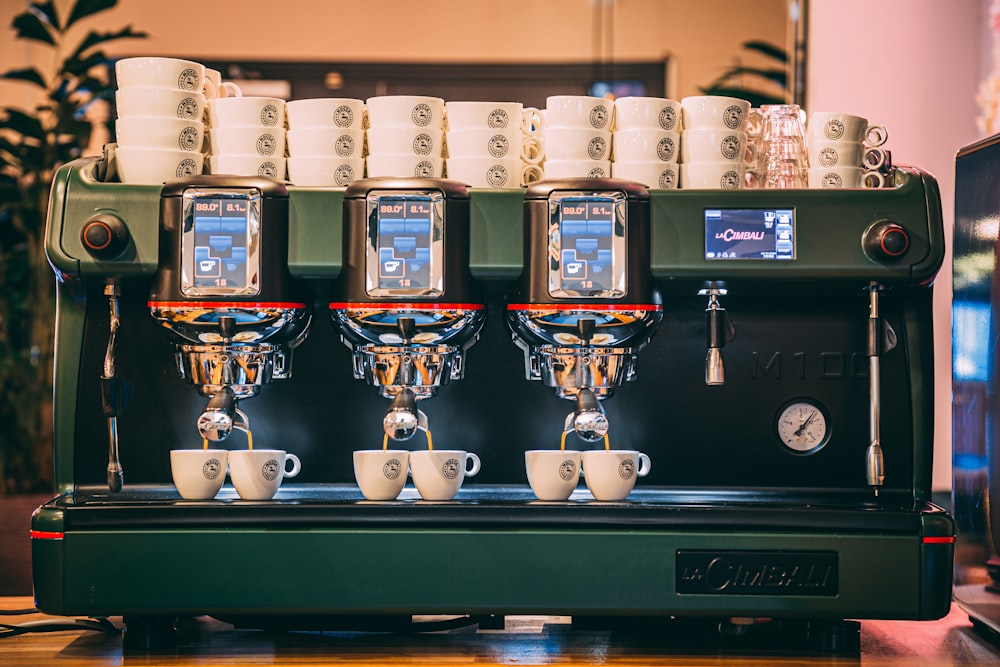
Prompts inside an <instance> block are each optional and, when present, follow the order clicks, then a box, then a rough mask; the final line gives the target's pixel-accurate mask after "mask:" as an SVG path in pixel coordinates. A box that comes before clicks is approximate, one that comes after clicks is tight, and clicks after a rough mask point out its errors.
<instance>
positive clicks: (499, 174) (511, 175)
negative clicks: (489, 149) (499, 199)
mask: <svg viewBox="0 0 1000 667" xmlns="http://www.w3.org/2000/svg"><path fill="white" fill-rule="evenodd" d="M445 166H446V167H447V171H448V178H450V179H452V180H456V181H461V182H462V183H465V184H466V185H467V186H469V187H471V188H519V187H521V186H522V185H527V184H528V183H534V182H535V181H538V180H541V178H542V169H541V167H539V166H538V165H535V164H526V163H524V162H522V161H521V160H520V159H518V158H516V157H514V158H489V157H467V158H461V157H450V158H448V159H447V160H445Z"/></svg>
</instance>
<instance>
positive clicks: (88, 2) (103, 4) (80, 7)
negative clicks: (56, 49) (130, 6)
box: [66, 0, 118, 28]
mask: <svg viewBox="0 0 1000 667" xmlns="http://www.w3.org/2000/svg"><path fill="white" fill-rule="evenodd" d="M117 4H118V0H77V3H76V4H75V5H73V10H72V11H71V12H70V14H69V19H67V20H66V27H67V28H68V27H70V26H71V25H73V24H74V23H76V22H77V21H79V20H80V19H82V18H86V17H88V16H91V15H92V14H97V13H98V12H103V11H105V10H106V9H111V8H112V7H114V6H115V5H117Z"/></svg>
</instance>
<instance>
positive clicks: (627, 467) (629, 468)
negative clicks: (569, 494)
mask: <svg viewBox="0 0 1000 667" xmlns="http://www.w3.org/2000/svg"><path fill="white" fill-rule="evenodd" d="M649 469H650V461H649V457H648V456H646V455H645V454H643V453H642V452H637V451H634V450H628V449H611V450H606V449H592V450H588V451H586V452H584V453H583V478H584V480H586V482H587V488H588V489H590V493H591V494H592V495H593V496H594V498H595V499H596V500H625V498H627V497H628V494H629V493H631V492H632V488H633V487H634V486H635V480H636V479H637V478H639V477H645V476H646V475H648V474H649Z"/></svg>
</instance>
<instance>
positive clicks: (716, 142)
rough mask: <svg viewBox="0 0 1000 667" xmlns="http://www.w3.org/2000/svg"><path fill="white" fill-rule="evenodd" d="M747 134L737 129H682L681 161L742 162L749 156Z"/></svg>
mask: <svg viewBox="0 0 1000 667" xmlns="http://www.w3.org/2000/svg"><path fill="white" fill-rule="evenodd" d="M748 154H749V151H748V150H747V134H746V132H741V131H738V130H728V129H726V130H723V129H700V130H684V134H683V138H682V141H681V160H680V161H681V162H683V163H685V164H687V163H691V162H723V161H725V162H744V161H745V160H746V159H747V157H749V155H748Z"/></svg>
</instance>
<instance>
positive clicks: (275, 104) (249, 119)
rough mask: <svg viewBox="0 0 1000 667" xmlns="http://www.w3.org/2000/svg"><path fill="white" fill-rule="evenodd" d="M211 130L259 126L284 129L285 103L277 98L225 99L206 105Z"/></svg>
mask: <svg viewBox="0 0 1000 667" xmlns="http://www.w3.org/2000/svg"><path fill="white" fill-rule="evenodd" d="M208 118H209V122H210V123H211V126H212V128H213V129H214V128H217V127H230V126H250V125H260V126H263V127H274V128H280V129H284V127H285V101H284V100H282V99H279V98H277V97H226V98H219V99H215V100H212V101H211V102H209V104H208Z"/></svg>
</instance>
